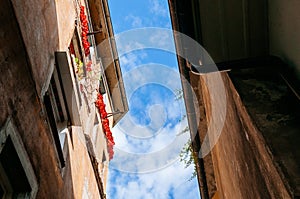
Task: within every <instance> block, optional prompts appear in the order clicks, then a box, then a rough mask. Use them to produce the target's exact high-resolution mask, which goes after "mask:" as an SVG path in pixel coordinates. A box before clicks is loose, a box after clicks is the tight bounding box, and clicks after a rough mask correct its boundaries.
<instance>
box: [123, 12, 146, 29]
mask: <svg viewBox="0 0 300 199" xmlns="http://www.w3.org/2000/svg"><path fill="white" fill-rule="evenodd" d="M125 20H126V21H129V22H130V23H131V26H132V28H140V27H143V23H142V19H141V18H140V17H137V16H134V15H132V14H130V15H128V16H126V17H125Z"/></svg>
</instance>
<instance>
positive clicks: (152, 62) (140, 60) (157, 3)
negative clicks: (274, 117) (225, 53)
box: [107, 0, 199, 199]
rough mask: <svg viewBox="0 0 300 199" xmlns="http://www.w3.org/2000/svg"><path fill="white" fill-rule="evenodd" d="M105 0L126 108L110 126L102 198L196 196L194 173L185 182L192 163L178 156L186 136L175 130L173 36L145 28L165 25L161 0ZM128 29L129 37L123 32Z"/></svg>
mask: <svg viewBox="0 0 300 199" xmlns="http://www.w3.org/2000/svg"><path fill="white" fill-rule="evenodd" d="M108 2H109V8H110V13H111V18H112V23H113V28H114V32H115V35H116V42H117V47H118V52H119V56H120V65H121V68H122V73H123V78H124V84H125V89H126V93H127V98H128V102H129V109H130V111H129V113H128V114H127V115H126V116H125V117H124V118H123V119H122V120H121V121H120V122H119V124H118V125H117V126H116V127H114V129H113V135H114V139H115V142H116V145H115V148H114V150H115V156H114V159H113V160H112V161H111V162H110V167H109V176H108V187H107V195H108V198H110V199H122V198H126V199H127V198H133V199H140V198H141V199H144V198H145V199H148V198H149V199H150V198H151V199H156V198H158V199H164V198H166V199H168V198H186V199H189V198H192V199H195V198H199V191H198V184H197V181H196V178H194V179H193V180H192V181H189V179H190V177H191V175H192V172H193V167H192V166H190V167H188V168H185V165H184V164H183V163H182V162H180V161H179V152H180V150H181V148H182V146H183V145H184V144H185V143H186V142H187V141H188V139H189V135H188V133H185V134H184V135H178V134H179V133H180V132H181V131H182V130H183V129H184V128H185V127H186V126H187V121H186V119H183V120H182V118H184V115H185V109H184V103H183V101H182V100H177V99H176V92H177V91H178V90H181V84H180V76H179V73H178V66H177V60H176V55H175V54H174V53H172V52H175V47H174V43H173V38H172V37H171V36H170V35H168V34H166V31H164V30H163V29H158V30H157V31H156V30H155V29H147V27H159V28H164V29H169V30H170V29H171V22H170V16H169V10H168V3H167V0H130V1H119V0H118V1H117V0H109V1H108ZM141 28H144V29H145V28H146V31H147V34H145V35H144V37H145V39H146V38H147V39H148V40H149V41H150V42H152V43H154V44H155V45H151V48H147V46H145V45H144V44H143V42H141V40H139V39H138V37H139V36H141V34H139V33H140V31H137V33H136V32H135V33H133V34H132V32H130V31H131V30H132V29H141ZM128 31H129V33H130V34H129V35H130V36H132V35H133V36H132V37H126V36H124V35H126V34H123V33H126V32H127V33H128ZM127 35H128V34H127ZM141 37H143V36H141ZM124 38H126V39H124ZM128 38H130V39H128ZM122 39H124V40H126V41H125V42H124V41H123V40H122ZM142 40H143V38H142ZM155 46H167V49H169V50H168V51H164V50H163V49H166V48H160V47H158V48H155Z"/></svg>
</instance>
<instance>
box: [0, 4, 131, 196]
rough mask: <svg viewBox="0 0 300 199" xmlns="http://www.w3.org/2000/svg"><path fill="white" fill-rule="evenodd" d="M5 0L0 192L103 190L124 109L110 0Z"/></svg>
mask: <svg viewBox="0 0 300 199" xmlns="http://www.w3.org/2000/svg"><path fill="white" fill-rule="evenodd" d="M0 4H1V8H0V9H1V12H0V13H1V16H0V20H1V25H0V26H1V28H0V32H1V35H0V43H1V45H0V46H1V50H0V60H1V61H0V62H1V64H0V71H1V77H0V131H1V134H0V140H1V144H0V198H12V197H17V198H64V199H65V198H105V197H106V196H105V187H106V178H107V172H108V170H107V166H108V164H109V160H110V159H111V158H113V138H112V136H111V131H110V128H111V127H113V126H114V125H115V124H116V123H117V122H118V121H119V120H120V119H121V118H122V116H123V115H124V114H126V112H127V111H128V105H127V99H126V95H125V91H124V85H123V81H122V74H121V70H120V66H119V62H118V58H117V56H118V55H117V52H116V46H115V42H114V40H113V31H112V25H111V21H110V18H109V8H108V4H107V1H106V0H87V1H84V0H59V1H44V0H32V1H31V0H30V1H14V0H12V1H11V0H4V1H1V3H0ZM95 102H96V103H95Z"/></svg>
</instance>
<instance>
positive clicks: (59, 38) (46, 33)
mask: <svg viewBox="0 0 300 199" xmlns="http://www.w3.org/2000/svg"><path fill="white" fill-rule="evenodd" d="M11 1H12V3H13V6H14V10H15V13H16V17H17V20H18V24H19V26H20V30H21V33H22V37H23V40H24V43H25V46H26V50H27V53H28V58H29V63H30V65H31V67H32V73H33V77H34V80H35V82H36V89H37V92H38V94H41V92H42V90H43V89H44V90H45V89H46V88H45V87H46V86H47V85H48V82H49V81H50V76H49V74H52V71H53V67H54V62H55V59H54V52H55V51H57V50H62V49H64V50H66V47H67V46H66V45H67V44H68V43H69V41H70V38H71V37H70V36H71V35H70V33H71V32H73V30H74V24H75V10H74V9H73V10H72V8H74V3H73V1H72V0H67V1H64V0H57V1H49V0H28V1H19V0H11ZM57 8H58V9H57Z"/></svg>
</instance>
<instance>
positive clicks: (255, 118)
mask: <svg viewBox="0 0 300 199" xmlns="http://www.w3.org/2000/svg"><path fill="white" fill-rule="evenodd" d="M169 6H170V12H171V18H172V25H173V28H174V30H176V31H179V32H180V33H183V34H185V35H188V36H189V37H191V38H192V39H194V41H196V42H197V43H199V44H201V45H202V46H203V47H204V49H205V50H206V51H207V53H208V54H209V55H210V56H211V57H212V59H213V60H214V62H215V63H216V65H214V64H213V63H212V62H210V61H211V60H210V59H207V60H208V62H206V61H207V60H206V59H205V58H203V54H201V53H202V52H201V49H200V50H199V49H198V50H199V51H196V50H195V48H193V46H191V45H190V43H188V42H186V41H185V40H184V39H183V38H182V37H180V36H178V34H174V37H175V43H176V49H177V52H178V54H179V55H183V54H185V55H186V57H185V58H188V57H189V55H191V54H193V56H190V57H192V58H194V60H192V59H183V58H182V57H179V56H178V63H179V70H180V72H181V74H182V83H183V90H184V98H185V101H186V107H187V115H188V120H189V126H190V130H191V135H192V136H195V139H194V141H193V148H194V152H195V153H196V154H195V155H196V156H198V157H199V158H198V159H197V161H196V163H197V164H196V165H197V174H198V182H199V188H200V191H201V198H230V199H231V198H249V199H252V198H276V199H277V198H299V197H300V192H299V191H300V189H299V188H300V186H299V185H300V183H299V182H300V181H299V179H300V178H299V177H300V169H299V161H300V156H299V152H300V150H299V147H298V142H299V138H300V137H299V129H300V128H299V127H300V126H299V123H298V122H297V121H299V118H300V116H299V110H300V109H299V108H300V103H299V83H297V82H299V76H297V74H299V71H300V70H299V66H300V65H299V56H298V55H299V52H300V51H299V42H298V41H299V38H300V37H299V36H296V35H295V34H298V33H299V32H300V31H299V30H300V26H299V17H300V15H299V13H298V11H297V10H298V9H299V8H300V4H299V2H296V1H289V2H286V1H282V0H276V1H264V0H263V1H247V0H246V1H224V0H216V1H198V0H192V1H189V2H184V1H179V0H169ZM292 27H293V28H292ZM197 53H198V55H197ZM195 54H196V55H195ZM296 54H297V55H296ZM201 56H202V57H201ZM208 57H209V56H206V58H208ZM282 60H284V61H282ZM211 65H214V66H215V68H209V67H210V66H211ZM218 71H219V72H218ZM192 92H194V93H195V95H196V96H195V97H193V95H192V94H191V93H192ZM195 102H198V103H195ZM208 132H209V133H208ZM218 132H219V133H220V134H219V133H218ZM206 138H209V139H208V140H209V142H205V141H207V140H205V139H206ZM203 144H204V145H205V146H208V145H210V148H211V151H210V153H208V154H205V155H204V156H202V154H201V153H200V154H198V152H199V151H200V146H203ZM201 152H203V151H201Z"/></svg>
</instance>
